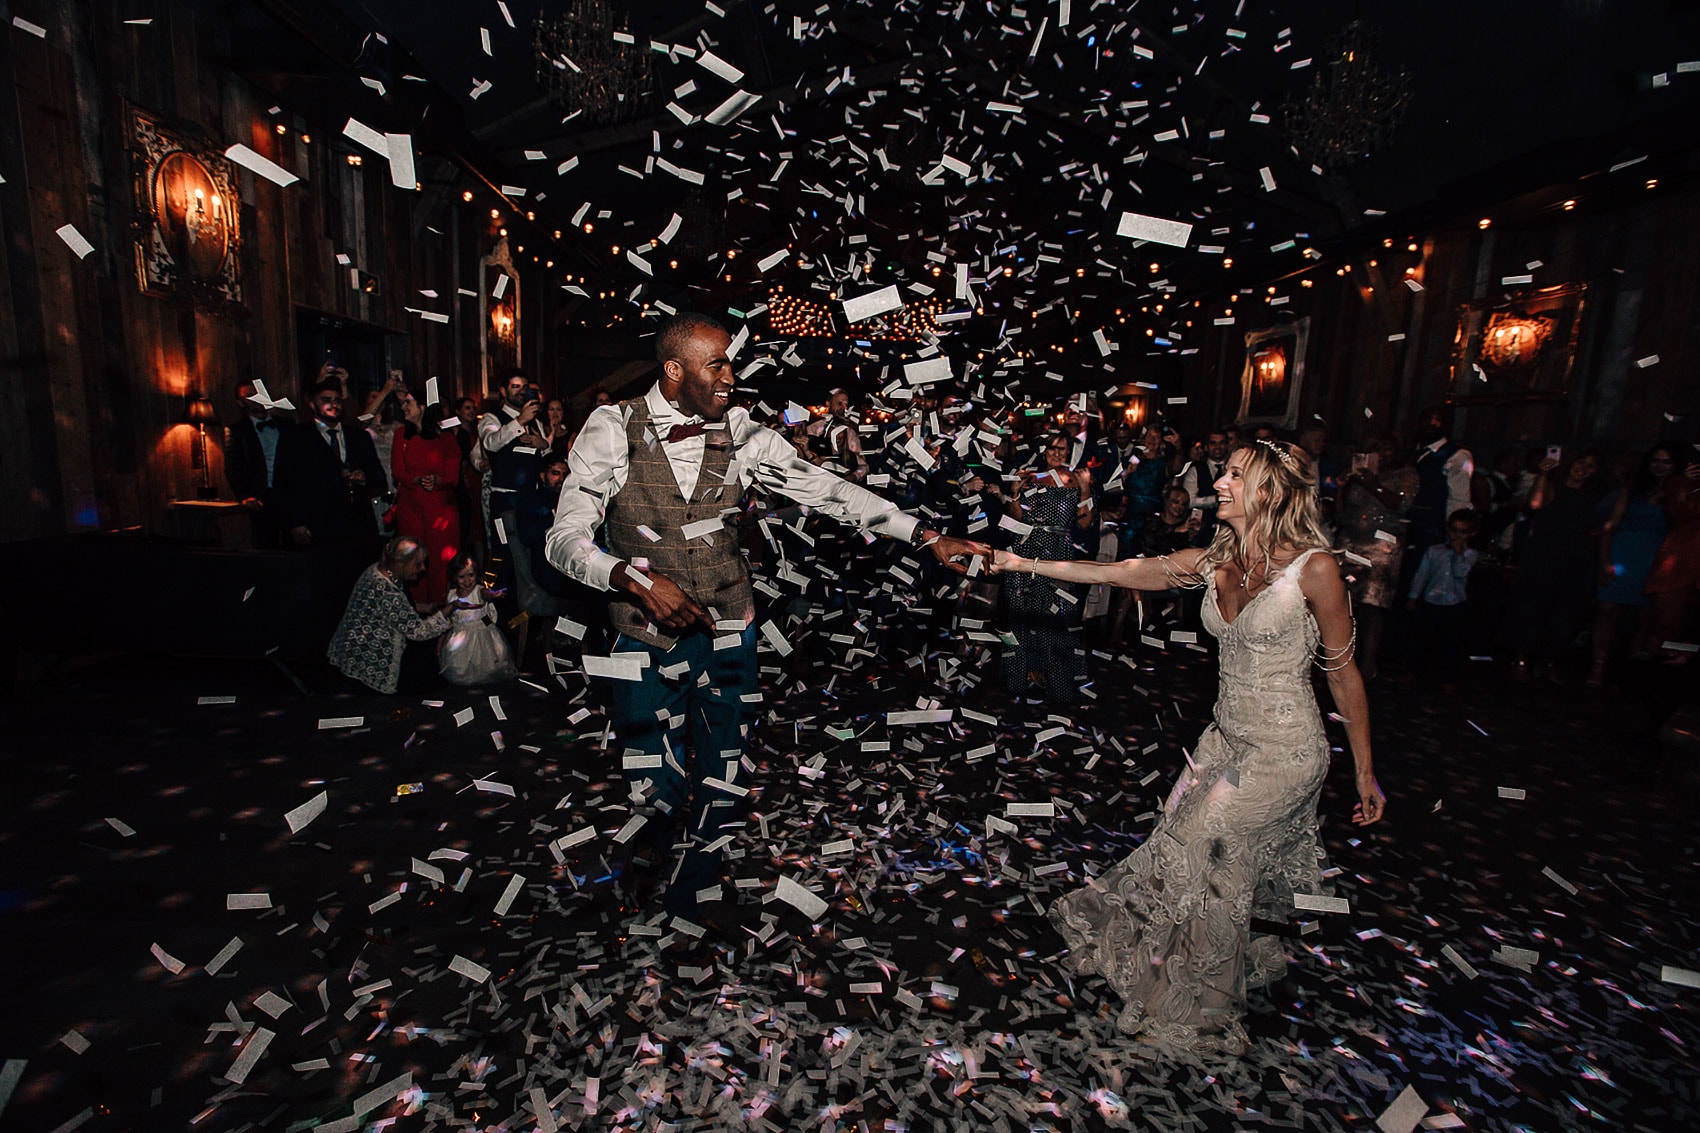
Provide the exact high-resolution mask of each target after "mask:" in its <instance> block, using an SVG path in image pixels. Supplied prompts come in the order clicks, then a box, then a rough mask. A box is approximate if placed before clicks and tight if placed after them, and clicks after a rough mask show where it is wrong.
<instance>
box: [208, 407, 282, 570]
mask: <svg viewBox="0 0 1700 1133" xmlns="http://www.w3.org/2000/svg"><path fill="white" fill-rule="evenodd" d="M236 400H237V402H238V404H240V405H241V407H242V409H243V410H244V413H243V416H242V419H241V420H240V421H237V422H236V423H235V424H233V425H227V426H225V429H224V478H225V480H226V481H228V482H229V484H230V492H231V494H232V495H234V496H235V497H236V499H237V501H238V502H240V503H241V505H242V506H243V507H244V508H246V509H247V510H248V518H249V520H250V521H251V522H252V523H253V527H254V547H255V549H256V550H261V551H273V550H276V549H277V548H278V547H280V546H282V544H283V529H282V528H281V527H279V526H278V517H277V499H276V496H275V493H274V492H273V490H272V485H273V482H274V479H275V472H276V468H277V450H278V444H279V441H280V440H281V438H282V436H283V433H284V430H286V429H290V428H293V425H292V424H291V423H290V422H288V421H285V420H284V419H283V418H281V417H278V416H275V415H274V414H273V413H272V403H271V402H270V401H269V400H266V399H265V398H263V397H261V396H260V391H259V387H257V386H256V385H254V383H253V382H252V381H251V380H249V379H247V378H244V379H243V380H241V381H239V382H237V383H236Z"/></svg>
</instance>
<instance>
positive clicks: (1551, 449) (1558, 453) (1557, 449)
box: [1547, 445, 1564, 460]
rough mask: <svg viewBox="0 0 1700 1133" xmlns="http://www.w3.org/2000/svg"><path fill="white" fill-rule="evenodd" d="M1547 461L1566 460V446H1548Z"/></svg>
mask: <svg viewBox="0 0 1700 1133" xmlns="http://www.w3.org/2000/svg"><path fill="white" fill-rule="evenodd" d="M1547 459H1548V460H1563V459H1564V446H1563V445H1548V446H1547Z"/></svg>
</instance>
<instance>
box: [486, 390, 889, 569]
mask: <svg viewBox="0 0 1700 1133" xmlns="http://www.w3.org/2000/svg"><path fill="white" fill-rule="evenodd" d="M644 401H645V403H646V404H647V405H648V407H649V416H650V421H651V428H652V431H653V432H654V433H655V435H656V437H657V438H658V441H659V443H660V444H661V450H662V452H663V453H665V454H666V456H667V464H668V467H670V468H671V469H672V470H673V479H674V480H675V481H677V483H678V485H679V492H680V494H681V495H683V496H684V497H685V498H686V499H689V498H690V497H691V495H692V493H694V492H695V491H696V487H697V477H698V476H699V475H700V474H701V473H702V458H703V450H704V448H705V447H706V438H705V437H703V436H701V435H700V434H699V435H698V436H694V437H690V438H687V439H685V440H682V441H678V442H676V443H671V444H669V443H667V442H666V440H665V438H666V436H667V433H668V432H669V431H670V430H671V429H672V428H673V426H674V425H687V424H694V423H696V422H698V421H700V420H702V418H700V417H696V416H687V415H686V414H684V413H682V412H681V411H679V410H678V409H676V408H674V407H673V406H672V405H671V404H670V403H669V402H668V401H667V399H666V398H664V397H662V396H661V384H660V383H659V382H657V383H656V384H655V385H652V386H650V387H649V392H648V393H646V394H644ZM720 424H721V426H723V427H724V428H725V429H726V430H727V431H728V434H729V435H730V437H731V439H732V462H731V465H730V466H729V467H728V468H727V482H728V483H730V482H731V480H732V478H733V477H734V476H735V477H737V480H738V483H739V485H740V486H741V487H748V486H749V485H750V484H752V483H755V482H757V481H759V482H760V483H761V484H762V485H763V486H764V487H767V488H771V489H773V490H775V491H777V492H780V493H782V494H784V495H786V496H789V497H790V498H791V499H793V500H795V501H796V502H797V503H800V504H802V505H804V506H805V507H812V508H814V509H816V510H817V511H819V512H821V513H822V514H824V515H828V516H831V517H832V518H833V519H836V520H839V521H840V522H842V523H849V524H853V525H854V526H856V527H859V528H861V529H862V530H864V531H874V532H876V533H878V534H882V535H888V536H890V537H891V538H894V539H901V540H903V541H905V542H911V541H913V540H914V538H915V530H916V528H917V527H919V526H920V523H919V521H918V520H916V519H915V518H914V517H913V516H911V515H907V514H905V513H904V512H902V511H899V510H898V508H897V505H896V504H894V503H892V502H891V501H890V500H885V499H881V498H880V497H879V496H876V495H874V494H873V493H872V492H870V491H868V490H867V489H866V488H860V487H857V486H856V485H855V484H852V483H850V482H849V481H847V480H843V479H840V478H839V477H837V476H834V475H833V474H832V473H830V472H828V471H826V470H825V469H823V468H820V467H818V466H816V465H813V464H810V463H809V462H808V461H806V460H804V459H803V458H801V457H799V456H798V455H797V450H796V449H795V448H794V447H792V444H791V442H790V441H789V440H787V439H785V438H784V437H782V436H780V435H779V434H778V433H776V432H774V431H773V430H772V429H769V428H767V427H766V426H764V425H758V424H756V423H755V422H754V421H752V420H750V415H749V413H748V412H747V411H746V410H743V409H740V408H737V407H734V408H732V409H729V410H727V412H726V417H725V420H724V421H722V422H721V423H720ZM480 431H482V429H481V430H480ZM627 461H628V452H627V447H626V418H625V416H624V414H623V413H622V412H621V410H620V407H619V406H617V405H603V406H600V407H598V408H597V409H596V410H595V411H594V412H592V413H591V415H590V419H589V420H587V421H586V422H585V423H584V428H583V429H582V430H580V431H579V435H578V440H577V441H575V442H574V443H573V447H572V452H571V453H569V454H568V457H567V478H566V481H565V482H564V483H562V485H561V502H560V503H559V504H558V505H557V506H556V508H555V525H554V526H553V527H551V528H550V529H549V534H548V536H547V538H546V539H545V540H544V544H543V545H544V553H545V554H546V555H547V556H548V558H549V562H550V563H551V564H553V565H554V567H555V568H556V569H557V570H559V571H561V572H562V573H563V574H565V575H567V577H569V578H572V579H575V580H576V581H578V582H582V583H584V584H585V585H586V586H593V587H595V588H597V589H599V590H611V589H613V587H612V586H610V585H609V581H608V580H609V576H610V575H612V574H613V571H614V568H615V567H616V566H618V565H619V564H620V563H621V562H622V561H623V560H622V559H620V558H619V557H618V556H615V555H611V554H609V553H608V552H606V551H604V550H603V549H602V548H601V547H598V546H597V545H596V539H595V535H596V529H597V528H598V527H600V526H601V525H602V520H603V517H604V515H605V514H606V512H607V501H609V500H611V499H613V498H614V497H615V496H617V495H618V494H619V493H620V490H621V489H622V488H624V487H625V486H626V476H627V474H628V471H629V465H628V462H627Z"/></svg>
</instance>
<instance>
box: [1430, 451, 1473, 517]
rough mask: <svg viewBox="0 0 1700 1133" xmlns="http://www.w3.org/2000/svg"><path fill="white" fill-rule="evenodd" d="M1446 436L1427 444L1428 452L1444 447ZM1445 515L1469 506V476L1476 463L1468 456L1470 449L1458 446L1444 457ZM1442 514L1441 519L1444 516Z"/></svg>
mask: <svg viewBox="0 0 1700 1133" xmlns="http://www.w3.org/2000/svg"><path fill="white" fill-rule="evenodd" d="M1446 443H1447V438H1446V437H1441V438H1440V439H1439V440H1438V441H1435V442H1434V443H1433V444H1430V445H1427V446H1425V447H1427V449H1428V450H1429V451H1430V452H1439V451H1440V450H1441V449H1442V448H1444V447H1446ZM1444 471H1445V473H1446V516H1449V515H1451V514H1452V513H1453V512H1455V511H1460V510H1462V509H1464V508H1467V507H1469V506H1470V501H1471V499H1472V496H1471V494H1470V477H1471V476H1473V475H1474V474H1475V471H1476V463H1475V460H1474V459H1473V458H1472V457H1471V456H1470V450H1469V449H1467V448H1460V449H1459V450H1458V451H1457V452H1455V453H1453V454H1452V455H1451V456H1449V457H1447V459H1446V468H1445V469H1444ZM1446 516H1442V517H1441V518H1442V520H1444V519H1445V518H1446Z"/></svg>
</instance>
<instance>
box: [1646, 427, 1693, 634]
mask: <svg viewBox="0 0 1700 1133" xmlns="http://www.w3.org/2000/svg"><path fill="white" fill-rule="evenodd" d="M1680 464H1681V465H1682V470H1681V471H1680V472H1673V473H1672V474H1671V475H1670V476H1668V477H1666V478H1665V516H1666V518H1667V519H1668V520H1669V522H1670V531H1669V532H1668V533H1667V534H1666V535H1665V539H1664V542H1663V543H1660V544H1659V553H1658V557H1657V558H1655V559H1654V560H1653V569H1652V571H1651V572H1650V573H1649V574H1648V575H1647V585H1646V587H1645V589H1646V592H1647V597H1648V598H1649V599H1650V600H1651V602H1652V613H1653V640H1652V643H1653V645H1654V647H1655V648H1657V649H1659V650H1660V651H1661V655H1662V656H1663V659H1664V660H1665V661H1667V662H1669V663H1671V664H1676V665H1685V664H1687V663H1688V661H1689V659H1690V658H1691V657H1692V656H1693V653H1691V652H1688V651H1684V650H1680V649H1672V648H1671V647H1670V646H1671V645H1672V644H1673V643H1674V644H1679V645H1680V644H1692V642H1691V641H1690V639H1689V638H1688V637H1687V636H1686V635H1687V633H1688V616H1689V614H1690V613H1692V612H1693V609H1694V600H1695V597H1696V591H1697V589H1700V460H1696V459H1695V454H1694V453H1693V452H1692V451H1689V452H1686V453H1684V454H1683V456H1682V458H1681V460H1680Z"/></svg>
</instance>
